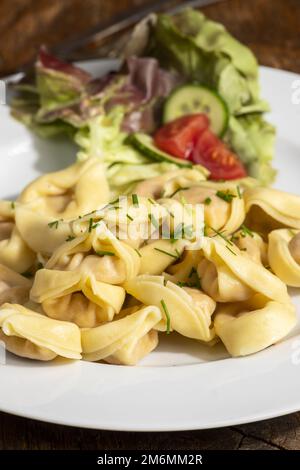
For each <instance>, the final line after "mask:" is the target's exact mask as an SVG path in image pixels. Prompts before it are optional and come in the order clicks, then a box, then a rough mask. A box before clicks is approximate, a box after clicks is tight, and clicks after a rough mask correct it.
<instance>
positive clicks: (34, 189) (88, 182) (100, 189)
mask: <svg viewBox="0 0 300 470" xmlns="http://www.w3.org/2000/svg"><path fill="white" fill-rule="evenodd" d="M109 197H110V194H109V187H108V183H107V181H106V177H105V170H104V166H103V164H102V163H101V161H99V160H98V159H96V158H90V159H88V160H86V161H85V162H78V163H75V164H74V165H71V166H69V167H68V168H66V169H65V170H61V171H57V172H55V173H48V174H45V175H43V176H40V177H39V178H37V179H36V180H35V181H33V182H32V183H30V184H29V185H28V186H27V187H26V188H25V189H24V190H23V191H22V193H21V195H20V196H19V198H18V201H19V202H21V203H30V204H31V207H32V208H33V209H34V210H35V211H36V212H39V213H41V214H42V215H48V216H52V217H56V218H72V217H76V216H79V215H84V214H87V213H88V212H91V211H93V210H95V209H97V208H98V207H100V206H101V205H102V204H103V203H106V202H108V201H109Z"/></svg>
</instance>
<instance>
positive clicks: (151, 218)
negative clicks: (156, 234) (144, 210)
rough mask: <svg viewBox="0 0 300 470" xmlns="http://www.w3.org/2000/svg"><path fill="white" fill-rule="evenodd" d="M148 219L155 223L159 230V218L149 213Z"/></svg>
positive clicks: (154, 225)
mask: <svg viewBox="0 0 300 470" xmlns="http://www.w3.org/2000/svg"><path fill="white" fill-rule="evenodd" d="M148 219H149V221H150V222H151V224H152V225H153V227H155V228H156V230H158V229H159V223H158V221H157V219H156V218H155V216H154V215H153V214H148Z"/></svg>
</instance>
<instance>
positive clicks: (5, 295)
mask: <svg viewBox="0 0 300 470" xmlns="http://www.w3.org/2000/svg"><path fill="white" fill-rule="evenodd" d="M30 288H31V281H30V280H29V279H27V278H26V277H24V276H21V275H20V274H18V273H16V272H15V271H13V270H12V269H9V268H7V267H6V266H3V265H2V264H0V306H1V305H3V304H4V303H7V302H8V303H20V304H24V303H25V302H27V301H28V300H29V291H30Z"/></svg>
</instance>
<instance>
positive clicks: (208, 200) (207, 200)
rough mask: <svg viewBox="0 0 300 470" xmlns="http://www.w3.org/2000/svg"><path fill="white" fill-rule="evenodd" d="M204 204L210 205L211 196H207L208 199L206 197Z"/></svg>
mask: <svg viewBox="0 0 300 470" xmlns="http://www.w3.org/2000/svg"><path fill="white" fill-rule="evenodd" d="M204 204H205V205H206V206H209V204H211V198H210V197H207V198H206V199H204Z"/></svg>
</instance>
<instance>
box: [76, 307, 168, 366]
mask: <svg viewBox="0 0 300 470" xmlns="http://www.w3.org/2000/svg"><path fill="white" fill-rule="evenodd" d="M134 310H135V309H133V310H132V309H131V310H130V309H129V311H127V312H126V311H124V312H123V315H122V314H121V316H122V318H120V319H117V320H114V321H112V322H110V323H105V324H104V325H101V326H98V327H96V328H91V329H83V330H81V339H82V349H83V358H84V359H86V360H88V361H100V360H104V361H106V362H110V363H112V364H127V365H134V364H136V363H137V362H139V361H140V360H141V359H142V358H143V357H144V356H146V355H147V354H149V353H150V352H151V351H152V350H153V349H154V348H155V347H156V346H157V344H158V336H157V332H156V331H154V330H153V328H154V327H155V326H156V324H157V323H158V322H159V321H160V319H161V312H160V310H159V309H158V308H157V307H154V306H149V307H144V308H141V309H140V310H137V311H134Z"/></svg>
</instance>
